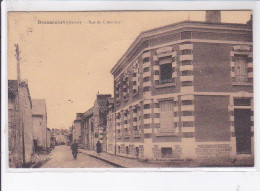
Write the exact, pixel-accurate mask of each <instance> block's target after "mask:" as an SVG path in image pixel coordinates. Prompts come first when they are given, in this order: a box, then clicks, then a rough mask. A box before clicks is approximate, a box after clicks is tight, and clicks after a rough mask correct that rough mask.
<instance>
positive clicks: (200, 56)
mask: <svg viewBox="0 0 260 191" xmlns="http://www.w3.org/2000/svg"><path fill="white" fill-rule="evenodd" d="M250 23H251V22H249V24H230V23H221V22H220V12H219V11H207V13H206V21H205V22H197V21H196V22H195V21H183V22H179V23H175V24H171V25H167V26H162V27H159V28H155V29H151V30H148V31H144V32H142V33H141V34H140V35H139V36H138V37H137V38H136V40H135V41H134V42H133V44H132V45H131V46H130V47H129V49H128V50H127V51H126V53H125V54H124V55H123V56H122V58H121V59H120V60H119V61H118V62H117V64H116V65H115V66H114V67H113V68H112V70H111V73H112V75H113V76H114V95H115V106H114V107H115V108H114V110H115V113H116V114H115V115H116V131H115V136H116V140H115V144H116V154H117V155H121V156H128V157H137V158H142V159H151V160H157V159H158V160H159V159H160V160H165V159H201V160H204V159H205V160H212V159H214V160H215V159H216V160H217V161H221V160H222V159H223V160H226V159H230V158H237V159H244V158H246V159H249V160H247V161H253V158H254V144H253V143H254V138H253V137H254V125H253V120H254V118H253V112H254V108H253V60H252V59H253V56H252V53H253V47H252V46H253V43H252V25H251V24H250ZM111 111H112V110H111ZM108 117H109V120H110V122H109V123H108V134H109V136H108V139H109V140H108V144H109V145H111V146H109V150H111V151H112V148H113V147H114V145H113V142H114V140H113V139H114V137H115V136H113V133H112V132H113V127H112V126H113V118H112V117H113V115H111V114H110V115H109V116H108ZM110 139H111V140H110ZM110 148H111V149H110ZM250 165H252V163H251V164H250Z"/></svg>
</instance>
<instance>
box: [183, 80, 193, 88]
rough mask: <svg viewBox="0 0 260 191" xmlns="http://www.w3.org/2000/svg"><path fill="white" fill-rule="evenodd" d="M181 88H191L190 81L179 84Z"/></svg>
mask: <svg viewBox="0 0 260 191" xmlns="http://www.w3.org/2000/svg"><path fill="white" fill-rule="evenodd" d="M181 86H182V87H187V86H192V81H184V82H182V83H181Z"/></svg>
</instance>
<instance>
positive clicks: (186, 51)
mask: <svg viewBox="0 0 260 191" xmlns="http://www.w3.org/2000/svg"><path fill="white" fill-rule="evenodd" d="M186 54H192V50H191V49H185V50H182V51H181V55H186Z"/></svg>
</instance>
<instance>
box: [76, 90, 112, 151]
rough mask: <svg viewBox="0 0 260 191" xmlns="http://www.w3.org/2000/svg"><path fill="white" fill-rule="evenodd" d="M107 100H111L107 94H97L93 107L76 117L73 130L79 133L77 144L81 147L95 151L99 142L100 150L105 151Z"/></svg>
mask: <svg viewBox="0 0 260 191" xmlns="http://www.w3.org/2000/svg"><path fill="white" fill-rule="evenodd" d="M109 99H111V95H109V94H98V95H97V98H96V100H95V102H94V106H93V107H92V108H90V109H89V110H87V111H86V112H85V113H83V114H81V115H80V116H79V115H77V116H76V117H77V118H76V120H74V125H73V128H75V129H76V128H77V132H80V135H81V136H80V138H79V139H78V143H79V144H80V146H81V147H83V148H86V149H93V150H96V144H97V141H98V140H99V141H100V143H101V145H102V150H103V151H107V135H106V127H107V113H108V106H109V101H108V100H109ZM73 137H75V135H73Z"/></svg>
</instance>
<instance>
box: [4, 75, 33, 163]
mask: <svg viewBox="0 0 260 191" xmlns="http://www.w3.org/2000/svg"><path fill="white" fill-rule="evenodd" d="M18 97H19V98H18ZM19 115H20V116H19ZM8 147H9V167H11V168H13V167H19V168H20V167H22V166H23V165H24V164H27V163H29V162H30V161H31V156H32V154H33V124H32V101H31V96H30V92H29V87H28V83H27V82H26V81H23V82H21V84H20V87H19V95H18V84H17V80H8Z"/></svg>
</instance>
